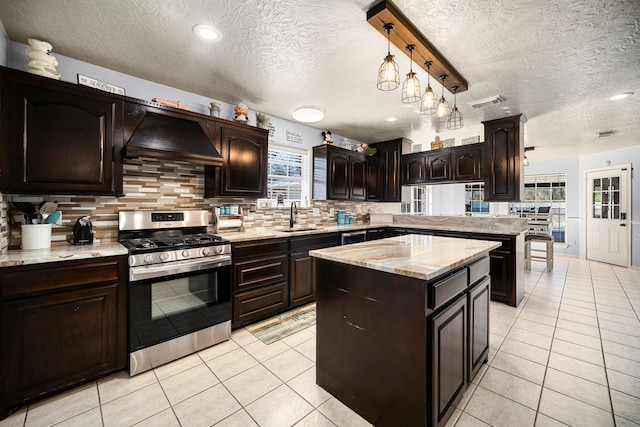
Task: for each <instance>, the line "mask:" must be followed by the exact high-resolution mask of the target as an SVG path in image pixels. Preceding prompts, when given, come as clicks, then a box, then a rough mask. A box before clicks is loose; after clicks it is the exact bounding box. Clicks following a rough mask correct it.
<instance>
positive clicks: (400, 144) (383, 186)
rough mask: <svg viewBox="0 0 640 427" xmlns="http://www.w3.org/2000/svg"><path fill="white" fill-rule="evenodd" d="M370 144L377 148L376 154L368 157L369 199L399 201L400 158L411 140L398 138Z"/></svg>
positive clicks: (400, 189) (400, 188)
mask: <svg viewBox="0 0 640 427" xmlns="http://www.w3.org/2000/svg"><path fill="white" fill-rule="evenodd" d="M370 146H371V147H373V148H375V149H376V154H375V155H373V156H370V157H368V158H367V200H371V201H376V202H399V201H400V200H401V198H402V195H401V191H402V186H401V185H400V179H401V177H400V158H401V156H402V153H403V151H408V148H409V147H410V146H411V140H409V139H405V138H398V139H392V140H390V141H383V142H378V143H375V144H371V145H370Z"/></svg>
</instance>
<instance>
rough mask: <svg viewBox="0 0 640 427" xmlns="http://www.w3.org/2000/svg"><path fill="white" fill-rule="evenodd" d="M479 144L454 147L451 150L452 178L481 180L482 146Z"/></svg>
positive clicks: (457, 179) (456, 179) (458, 180)
mask: <svg viewBox="0 0 640 427" xmlns="http://www.w3.org/2000/svg"><path fill="white" fill-rule="evenodd" d="M483 146H484V145H481V144H473V145H468V146H465V145H463V146H460V147H456V148H455V150H454V151H453V153H452V155H453V165H454V168H453V180H454V181H456V182H462V181H481V180H482V179H483V173H482V151H483V150H482V147H483Z"/></svg>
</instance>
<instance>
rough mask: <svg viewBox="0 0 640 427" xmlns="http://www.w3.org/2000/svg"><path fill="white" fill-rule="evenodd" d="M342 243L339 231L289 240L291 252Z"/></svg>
mask: <svg viewBox="0 0 640 427" xmlns="http://www.w3.org/2000/svg"><path fill="white" fill-rule="evenodd" d="M339 244H340V235H339V234H338V233H331V234H321V235H313V236H304V237H294V238H292V239H291V240H290V241H289V248H290V250H291V252H302V251H310V250H312V249H321V248H328V247H331V246H338V245H339Z"/></svg>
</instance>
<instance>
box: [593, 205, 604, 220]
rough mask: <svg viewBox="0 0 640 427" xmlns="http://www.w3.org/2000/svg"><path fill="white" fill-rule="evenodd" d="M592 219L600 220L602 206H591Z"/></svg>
mask: <svg viewBox="0 0 640 427" xmlns="http://www.w3.org/2000/svg"><path fill="white" fill-rule="evenodd" d="M593 217H594V218H602V206H596V205H594V206H593Z"/></svg>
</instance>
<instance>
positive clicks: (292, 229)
mask: <svg viewBox="0 0 640 427" xmlns="http://www.w3.org/2000/svg"><path fill="white" fill-rule="evenodd" d="M311 230H322V227H294V228H280V229H278V230H277V231H282V232H283V233H294V232H296V231H311Z"/></svg>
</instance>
